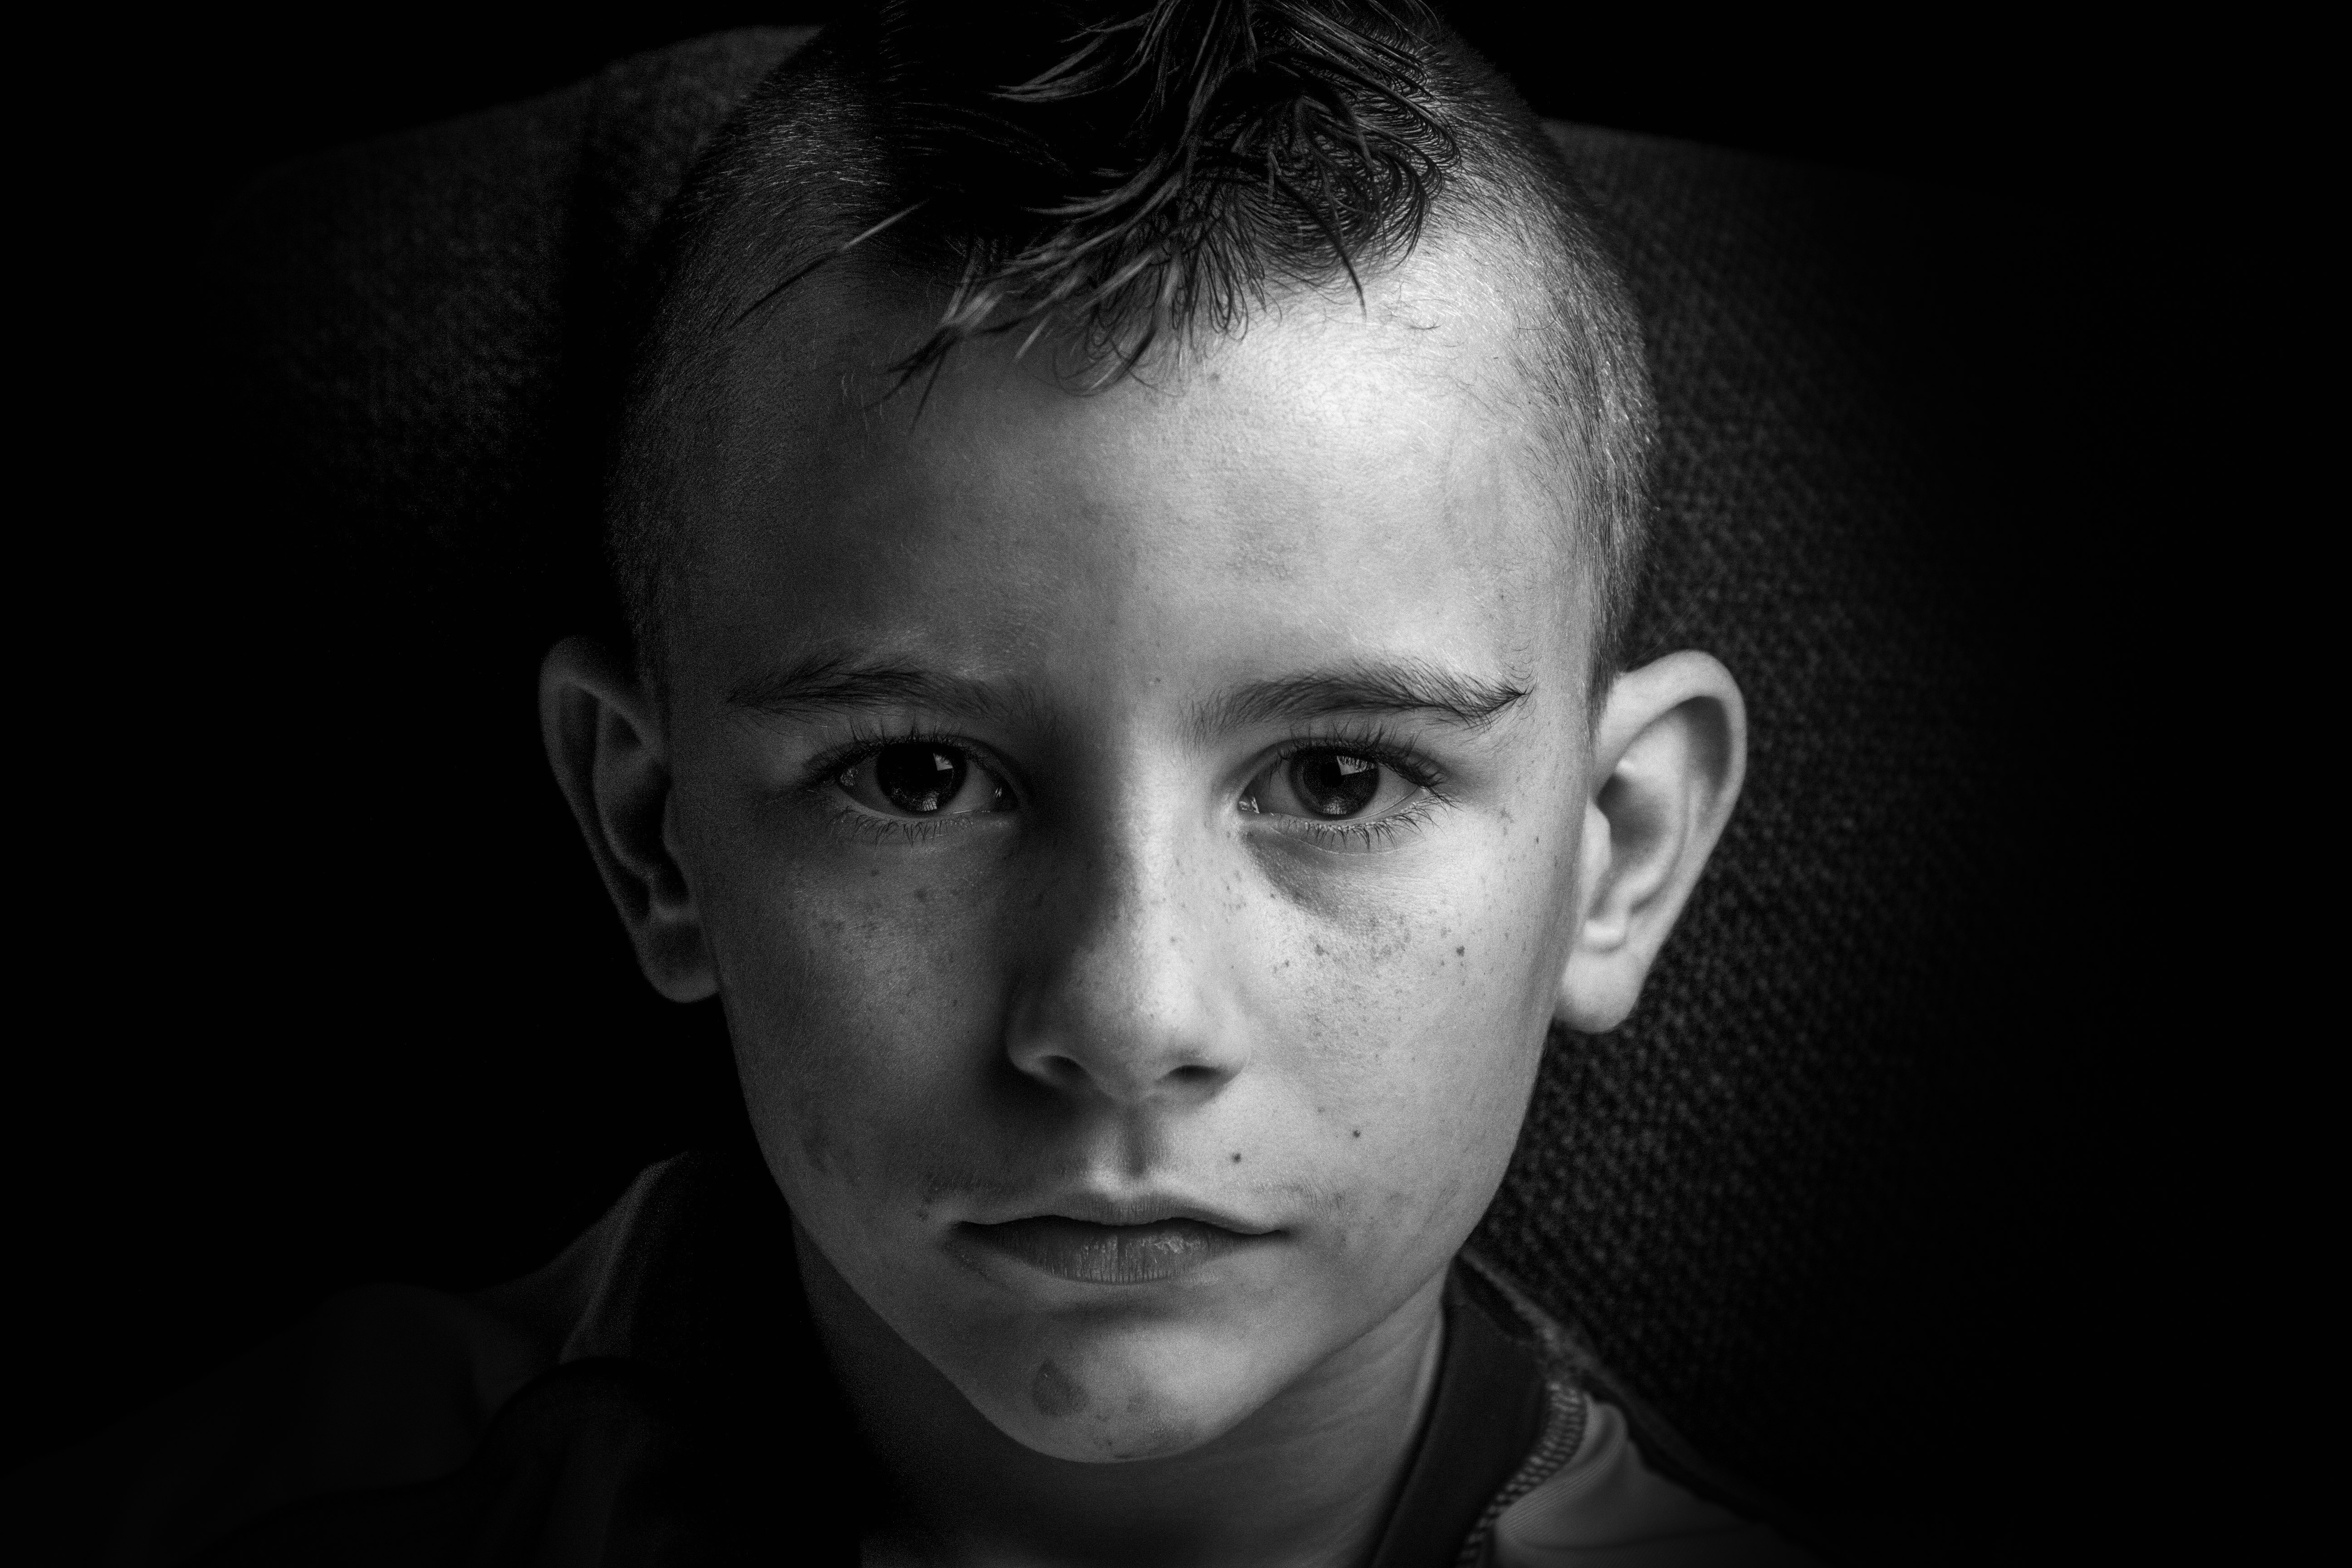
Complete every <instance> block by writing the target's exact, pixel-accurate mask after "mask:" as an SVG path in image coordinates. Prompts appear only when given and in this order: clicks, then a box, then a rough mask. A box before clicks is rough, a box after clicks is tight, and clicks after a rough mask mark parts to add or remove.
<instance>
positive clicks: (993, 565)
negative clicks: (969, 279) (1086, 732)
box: [673, 268, 1583, 686]
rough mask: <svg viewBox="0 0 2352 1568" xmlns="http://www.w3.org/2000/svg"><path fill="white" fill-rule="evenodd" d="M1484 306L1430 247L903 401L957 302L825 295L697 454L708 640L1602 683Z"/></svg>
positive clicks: (1006, 668)
mask: <svg viewBox="0 0 2352 1568" xmlns="http://www.w3.org/2000/svg"><path fill="white" fill-rule="evenodd" d="M1465 296H1467V299H1466V300H1465ZM1481 303H1482V302H1481V301H1478V300H1477V299H1476V297H1475V289H1463V288H1461V287H1460V286H1459V284H1458V280H1457V279H1452V278H1447V277H1444V276H1442V275H1436V269H1435V268H1421V269H1418V270H1416V269H1413V268H1407V269H1405V270H1404V271H1403V273H1402V275H1391V276H1390V277H1387V278H1382V279H1368V280H1367V289H1366V299H1365V300H1364V301H1363V304H1362V305H1361V306H1359V304H1358V301H1357V300H1356V299H1355V296H1354V295H1353V294H1352V293H1337V294H1333V295H1328V296H1321V297H1312V298H1293V299H1291V300H1286V301H1285V302H1284V303H1283V304H1282V305H1281V306H1280V307H1279V308H1277V309H1276V310H1269V311H1265V312H1262V313H1260V314H1259V315H1258V316H1257V317H1256V318H1255V319H1254V320H1253V321H1251V322H1250V323H1249V324H1248V326H1247V328H1246V329H1245V330H1244V331H1242V332H1241V333H1239V334H1238V335H1236V336H1232V337H1204V338H1202V339H1201V340H1198V341H1194V342H1188V343H1187V344H1185V345H1184V346H1183V347H1182V349H1181V351H1180V352H1179V353H1176V354H1173V355H1163V356H1160V357H1158V358H1155V359H1154V360H1153V361H1151V362H1149V363H1147V365H1146V367H1145V368H1144V370H1143V372H1142V374H1139V375H1138V376H1135V377H1130V378H1127V379H1124V380H1121V381H1118V382H1116V383H1114V384H1111V385H1109V386H1108V387H1104V388H1101V389H1098V390H1095V391H1091V392H1084V391H1076V390H1073V389H1072V384H1071V378H1070V377H1069V376H1068V375H1067V374H1066V372H1067V371H1068V370H1069V368H1070V367H1069V365H1068V363H1067V362H1066V358H1065V359H1062V360H1060V361H1057V358H1056V353H1057V350H1056V346H1055V345H1054V344H1053V343H1051V342H1040V343H1037V344H1035V345H1034V346H1033V347H1032V348H1031V349H1030V350H1029V352H1028V353H1025V354H1020V353H1016V352H1015V351H1016V349H1017V348H1018V346H1019V345H1018V344H1017V343H1014V342H989V343H982V344H973V345H967V346H966V347H964V348H963V349H960V350H959V351H958V352H957V353H956V355H955V356H953V357H952V358H951V359H950V362H949V363H948V365H947V367H946V368H945V369H944V370H943V371H942V372H941V373H940V374H939V375H938V377H937V378H936V379H935V380H929V381H927V382H926V381H918V382H916V383H915V384H910V385H908V386H906V387H904V388H902V389H899V390H898V391H897V392H895V393H892V392H891V385H892V381H891V377H890V374H889V371H888V366H889V365H890V364H891V363H894V361H895V360H896V359H897V358H898V356H899V355H901V354H903V353H905V352H906V350H907V349H908V348H909V347H911V346H912V344H913V343H914V342H919V340H920V338H921V336H922V335H923V333H924V332H925V331H927V330H928V327H929V323H930V322H931V321H934V320H936V309H937V306H936V302H935V301H929V300H919V299H911V298H908V297H907V296H905V295H903V294H897V295H894V294H892V293H889V292H887V291H885V290H884V289H880V288H877V287H873V286H870V285H866V284H862V283H859V282H857V281H855V280H849V281H845V282H840V283H836V284H835V285H834V286H832V287H830V288H828V289H824V290H822V291H813V292H812V293H811V294H810V295H808V296H806V297H804V298H803V299H802V300H798V301H795V302H794V308H793V309H792V310H787V311H779V312H777V314H776V316H775V317H774V318H773V319H772V320H771V321H767V322H765V323H762V324H761V325H760V326H758V327H757V328H755V329H753V330H751V331H747V332H746V334H745V337H744V340H743V342H741V343H740V346H738V347H737V348H736V349H735V351H734V352H732V353H730V354H728V355H727V356H726V358H725V360H724V363H723V369H722V371H721V374H720V376H719V398H718V402H717V405H716V406H715V407H713V408H712V409H711V410H710V411H709V412H710V414H711V415H712V417H711V419H710V421H709V423H708V424H706V425H705V426H703V428H704V429H705V430H706V431H708V432H709V436H710V439H709V441H708V442H707V444H706V445H705V446H704V447H703V448H702V449H701V450H700V451H699V452H698V453H695V454H693V455H692V457H691V459H690V464H689V474H690V479H689V482H688V486H687V487H686V493H685V494H683V495H682V496H681V497H680V500H682V501H684V502H685V503H686V504H687V505H688V506H689V507H690V508H691V509H692V510H693V512H694V513H695V517H694V521H693V524H692V526H693V531H694V533H695V535H696V548H695V549H694V550H693V552H692V554H691V560H692V570H691V573H690V580H689V584H688V594H687V595H686V601H687V602H686V604H685V605H682V606H681V608H682V609H684V610H685V612H686V614H685V615H684V616H682V617H681V619H682V620H683V621H684V622H685V623H686V624H685V625H684V626H680V627H679V630H680V631H681V632H683V633H685V634H686V637H685V640H686V641H687V642H688V643H689V644H693V645H698V650H697V651H698V653H699V655H700V656H701V657H696V658H691V660H690V662H693V663H697V664H703V663H705V662H706V660H708V661H710V662H711V663H713V664H715V666H716V668H711V669H710V671H709V672H710V673H711V674H712V675H714V676H718V677H719V678H720V679H736V678H739V677H740V675H741V674H743V673H746V672H747V667H751V668H756V667H758V666H761V665H766V664H772V663H773V662H774V661H775V660H777V659H778V658H789V657H791V654H792V652H793V648H792V647H790V646H789V645H793V644H796V643H797V644H802V645H805V646H808V647H833V648H837V647H844V646H850V647H869V648H872V649H875V650H876V651H877V652H885V653H887V654H888V655H889V656H891V657H893V658H912V659H920V660H923V661H926V662H928V663H931V664H935V665H948V666H953V667H957V668H961V669H965V670H969V671H972V672H975V673H976V672H980V671H982V670H1001V671H1003V672H1005V673H1008V674H1012V673H1017V672H1021V671H1023V670H1024V669H1025V668H1026V667H1028V666H1031V665H1036V664H1039V663H1040V662H1042V663H1043V664H1045V665H1046V666H1055V667H1058V668H1066V667H1075V666H1079V665H1086V664H1088V663H1094V664H1098V665H1103V666H1105V668H1108V667H1109V666H1111V665H1116V664H1118V662H1119V661H1118V659H1108V660H1106V659H1105V658H1102V657H1101V656H1102V654H1103V651H1104V650H1106V649H1109V648H1112V647H1116V648H1117V649H1118V652H1119V653H1120V654H1121V655H1123V656H1125V657H1126V658H1129V659H1130V660H1132V659H1141V660H1144V661H1146V662H1147V663H1149V662H1150V661H1152V660H1158V661H1159V667H1160V668H1162V669H1164V670H1165V671H1166V672H1167V676H1168V679H1170V680H1171V681H1173V682H1176V683H1179V684H1199V683H1202V682H1214V681H1216V680H1218V679H1228V678H1231V679H1241V678H1245V677H1247V676H1248V675H1250V674H1252V673H1254V672H1255V673H1263V672H1264V670H1265V668H1266V667H1269V666H1272V665H1328V664H1329V663H1331V662H1332V661H1333V660H1335V659H1338V660H1349V659H1354V660H1359V661H1371V662H1380V661H1384V660H1385V661H1389V662H1394V661H1396V660H1399V659H1408V660H1414V661H1418V662H1421V663H1423V664H1431V663H1437V664H1442V665H1444V666H1447V667H1451V668H1463V669H1465V672H1470V670H1471V667H1475V672H1476V673H1479V674H1482V675H1485V676H1496V675H1499V674H1501V672H1502V671H1503V670H1504V669H1505V668H1509V669H1512V670H1517V671H1522V672H1527V673H1530V674H1534V673H1538V672H1539V674H1540V678H1541V679H1543V681H1544V683H1545V684H1547V685H1549V683H1550V682H1551V681H1552V680H1555V679H1558V680H1560V681H1561V682H1562V684H1563V685H1564V686H1579V685H1580V684H1581V679H1580V678H1581V658H1582V641H1583V639H1582V637H1581V636H1580V625H1579V624H1580V621H1581V620H1582V603H1581V601H1582V595H1581V593H1580V591H1579V583H1578V578H1579V574H1578V573H1577V572H1576V571H1575V569H1574V568H1575V554H1576V552H1575V551H1574V549H1573V545H1572V534H1571V521H1572V520H1571V517H1570V506H1571V505H1572V501H1571V500H1570V497H1568V496H1567V495H1564V494H1563V493H1562V486H1561V484H1560V482H1559V477H1558V476H1557V475H1555V474H1554V473H1552V472H1551V471H1550V470H1549V467H1548V465H1547V464H1546V463H1545V461H1544V460H1543V459H1542V458H1541V456H1540V447H1541V444H1540V443H1538V442H1536V441H1534V440H1532V439H1530V438H1529V430H1530V421H1532V420H1533V419H1536V418H1539V417H1542V416H1543V415H1542V411H1541V410H1540V409H1539V408H1538V407H1535V406H1532V404H1533V402H1534V400H1533V399H1532V398H1531V397H1530V395H1529V394H1528V392H1527V391H1526V390H1525V377H1524V376H1523V375H1522V374H1520V373H1519V368H1518V361H1517V356H1515V354H1514V353H1513V349H1514V346H1515V345H1514V343H1513V342H1512V341H1511V333H1512V332H1514V331H1524V330H1525V328H1524V327H1523V326H1522V325H1520V324H1519V323H1517V322H1515V321H1513V320H1511V315H1512V313H1511V312H1509V311H1507V310H1498V309H1494V308H1491V307H1488V308H1484V309H1482V308H1479V306H1480V304H1481ZM1088 650H1093V651H1092V652H1091V653H1089V652H1088ZM688 651H689V650H688V648H686V647H676V648H674V649H673V652H674V654H685V653H688ZM679 673H682V672H679ZM1033 673H1034V672H1033Z"/></svg>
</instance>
